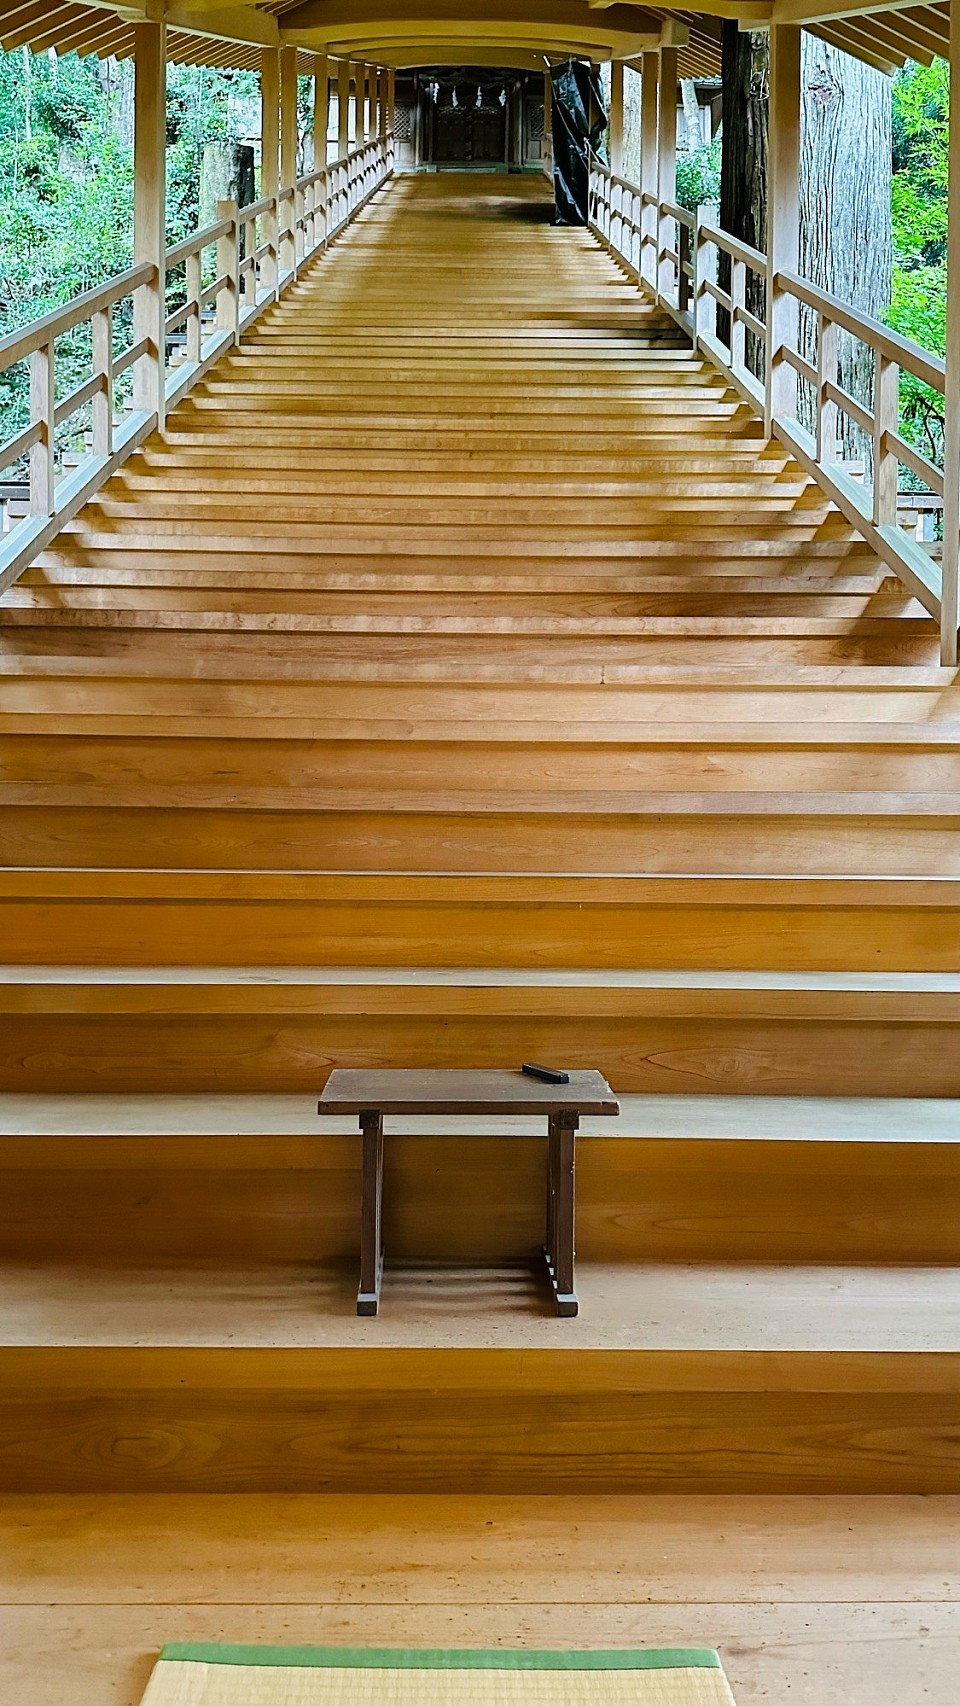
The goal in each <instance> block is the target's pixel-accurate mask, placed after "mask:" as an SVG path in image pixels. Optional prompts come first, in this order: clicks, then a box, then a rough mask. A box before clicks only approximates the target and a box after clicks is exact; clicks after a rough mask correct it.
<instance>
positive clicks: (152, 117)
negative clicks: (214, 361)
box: [133, 23, 167, 426]
mask: <svg viewBox="0 0 960 1706" xmlns="http://www.w3.org/2000/svg"><path fill="white" fill-rule="evenodd" d="M134 43H135V47H134V55H135V67H134V120H133V173H134V185H133V258H134V261H135V263H136V264H138V265H139V264H140V263H141V262H144V261H146V262H148V263H149V264H150V265H151V266H152V267H154V268H155V269H156V273H155V277H154V280H153V282H152V283H150V284H145V285H142V286H141V288H140V289H139V290H138V291H136V293H135V295H134V303H133V327H134V331H133V335H134V341H135V342H136V343H139V342H140V340H141V338H146V339H147V341H148V343H149V345H150V349H149V352H148V353H147V354H146V355H145V356H142V357H141V359H140V360H139V361H138V362H136V363H135V365H134V372H133V405H134V408H135V409H145V410H146V411H147V412H148V413H150V414H153V413H154V412H155V413H156V416H157V424H158V425H159V426H162V425H163V419H164V366H165V357H166V344H165V333H164V320H165V317H166V274H167V30H166V25H165V24H162V23H159V24H155V23H144V24H137V25H136V26H135V36H134Z"/></svg>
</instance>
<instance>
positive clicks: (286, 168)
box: [280, 46, 298, 276]
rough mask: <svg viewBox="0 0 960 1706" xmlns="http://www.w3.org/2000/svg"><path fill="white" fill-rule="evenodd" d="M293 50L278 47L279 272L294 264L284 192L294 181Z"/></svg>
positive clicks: (291, 220)
mask: <svg viewBox="0 0 960 1706" xmlns="http://www.w3.org/2000/svg"><path fill="white" fill-rule="evenodd" d="M297 141H298V131H297V50H296V48H295V47H289V46H286V47H282V48H281V49H280V190H281V193H282V194H284V196H285V200H284V202H283V205H282V208H281V212H280V273H281V276H283V275H285V274H286V273H290V272H292V271H293V270H294V267H295V266H296V259H297V257H296V240H295V233H296V209H295V206H294V198H293V196H292V195H287V194H286V192H287V191H288V190H292V189H293V187H294V185H295V183H296V181H297Z"/></svg>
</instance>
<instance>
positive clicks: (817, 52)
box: [800, 31, 893, 464]
mask: <svg viewBox="0 0 960 1706" xmlns="http://www.w3.org/2000/svg"><path fill="white" fill-rule="evenodd" d="M802 42H803V59H802V99H803V112H802V118H801V127H800V149H801V157H800V271H801V273H802V274H803V276H804V277H805V278H809V279H811V280H812V281H813V283H814V284H816V285H819V287H820V289H821V290H825V291H827V292H828V294H829V295H831V296H837V297H839V298H840V300H841V302H850V303H852V304H853V306H854V307H855V308H858V309H859V310H860V311H861V313H864V314H869V315H871V316H872V317H873V319H875V320H879V319H881V318H882V317H883V314H884V312H885V311H886V308H887V306H888V304H889V301H890V279H891V268H892V264H893V240H892V230H891V212H890V160H891V137H890V123H891V95H890V80H889V78H888V77H885V76H884V74H883V72H882V71H875V70H874V69H873V67H872V66H870V65H864V64H863V62H862V61H861V60H859V59H853V58H852V57H851V56H850V54H848V53H843V52H841V51H840V49H839V48H835V47H828V45H827V43H826V42H823V41H820V40H818V39H817V37H816V36H812V35H808V34H807V32H806V31H804V33H803V38H802ZM837 342H838V369H839V383H840V385H841V386H843V388H844V390H846V391H849V392H850V393H851V394H852V395H853V396H854V397H856V398H857V399H858V400H859V401H860V402H862V403H865V404H867V405H868V406H869V405H870V401H871V390H872V385H873V356H872V354H871V352H870V351H869V350H868V349H867V348H865V346H864V345H863V344H861V343H859V342H858V340H857V339H855V338H852V337H851V336H850V334H849V333H847V332H840V334H839V337H838V340H837ZM800 348H801V353H802V354H803V355H805V356H806V358H807V360H808V361H815V360H816V326H815V321H814V316H813V314H812V313H810V312H809V310H804V311H803V312H802V313H801V320H800ZM808 389H809V388H808V387H806V386H801V392H808ZM812 413H813V400H812V398H811V397H810V396H809V395H807V396H804V397H802V414H803V416H805V418H806V424H808V425H810V424H812ZM871 451H872V447H871V445H870V443H869V441H868V440H867V439H866V437H865V436H864V434H863V433H862V432H861V430H860V428H859V427H857V426H854V424H853V422H852V421H850V420H849V419H848V417H847V416H846V415H843V414H841V415H840V454H841V455H842V456H843V457H845V458H854V459H855V460H857V461H861V462H867V463H868V464H869V461H870V456H871Z"/></svg>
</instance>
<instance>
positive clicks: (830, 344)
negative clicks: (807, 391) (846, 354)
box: [816, 313, 838, 467]
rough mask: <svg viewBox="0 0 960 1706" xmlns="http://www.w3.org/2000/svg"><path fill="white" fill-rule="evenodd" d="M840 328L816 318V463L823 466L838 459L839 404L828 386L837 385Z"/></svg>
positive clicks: (820, 316)
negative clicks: (838, 332)
mask: <svg viewBox="0 0 960 1706" xmlns="http://www.w3.org/2000/svg"><path fill="white" fill-rule="evenodd" d="M837 374H838V368H837V326H836V322H835V321H833V320H828V319H827V317H826V315H824V314H822V313H821V314H820V315H819V316H818V318H817V398H816V409H817V418H816V430H817V461H818V462H819V463H821V465H822V466H823V467H827V466H828V465H829V464H830V463H831V462H836V460H837V405H836V403H834V402H833V401H832V399H831V398H830V395H829V392H828V387H829V386H831V385H836V383H837Z"/></svg>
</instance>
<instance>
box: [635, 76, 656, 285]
mask: <svg viewBox="0 0 960 1706" xmlns="http://www.w3.org/2000/svg"><path fill="white" fill-rule="evenodd" d="M641 64H642V70H641V74H640V188H641V191H642V192H643V193H644V194H645V195H656V194H657V183H658V178H659V164H658V154H657V105H658V100H659V87H660V55H659V54H658V53H645V54H644V55H643V59H642V61H641ZM640 225H641V233H642V236H643V239H644V241H643V242H642V243H641V247H640V275H641V277H642V278H644V279H646V280H647V282H648V283H649V284H653V285H655V284H656V278H657V266H656V257H655V249H654V246H653V244H651V243H649V242H647V241H646V239H647V238H648V237H652V238H655V237H656V231H657V218H656V209H655V208H653V207H644V208H643V210H642V212H641V215H640Z"/></svg>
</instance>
